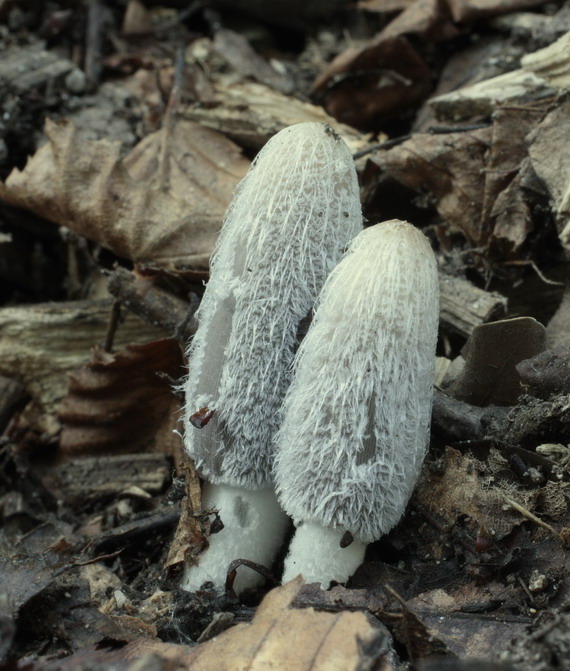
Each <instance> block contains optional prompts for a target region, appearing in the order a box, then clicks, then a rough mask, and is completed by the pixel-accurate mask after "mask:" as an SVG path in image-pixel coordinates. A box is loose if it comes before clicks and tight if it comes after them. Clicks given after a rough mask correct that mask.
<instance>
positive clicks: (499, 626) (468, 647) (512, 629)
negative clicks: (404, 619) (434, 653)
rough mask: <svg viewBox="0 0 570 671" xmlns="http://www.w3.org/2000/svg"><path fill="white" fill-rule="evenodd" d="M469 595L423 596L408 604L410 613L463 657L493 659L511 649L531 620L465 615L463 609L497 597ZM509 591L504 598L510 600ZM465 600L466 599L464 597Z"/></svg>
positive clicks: (484, 592)
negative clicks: (467, 599)
mask: <svg viewBox="0 0 570 671" xmlns="http://www.w3.org/2000/svg"><path fill="white" fill-rule="evenodd" d="M473 591H474V593H473V594H471V595H469V601H465V594H458V597H459V598H456V597H455V595H454V594H452V593H448V592H446V591H445V590H443V589H435V590H432V591H431V592H427V593H422V594H419V595H418V596H416V597H414V598H413V599H412V600H410V601H408V602H407V604H406V605H407V606H408V608H409V609H410V610H412V611H413V612H414V613H416V614H417V616H418V617H419V618H420V619H421V621H422V622H423V623H424V624H425V625H426V626H427V627H429V629H430V630H431V632H432V633H433V635H434V636H436V637H437V638H438V639H439V640H441V641H442V642H443V643H444V644H445V645H446V646H447V648H448V649H449V650H450V651H451V652H453V653H454V654H456V655H457V656H458V657H460V658H475V659H490V658H494V657H495V656H496V655H497V654H499V653H500V652H502V651H503V650H505V649H506V648H507V647H508V644H509V643H510V642H511V640H512V639H513V638H514V636H515V635H519V636H521V635H523V634H524V633H525V631H526V629H527V627H528V625H529V624H530V618H524V617H512V616H510V615H507V614H495V613H484V612H483V613H476V612H473V613H471V612H468V611H467V612H462V607H463V606H465V605H467V606H468V607H469V606H470V605H472V604H473V603H477V601H476V600H477V599H478V600H479V601H478V603H479V604H484V603H486V602H487V603H489V602H490V600H491V598H496V597H495V596H494V595H493V594H492V592H491V590H488V589H485V587H481V588H479V593H477V592H476V591H475V590H473ZM507 593H508V590H507V588H504V589H503V591H502V593H501V594H500V596H502V598H503V599H505V598H506V595H507ZM461 597H463V598H461Z"/></svg>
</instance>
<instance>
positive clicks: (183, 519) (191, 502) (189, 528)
mask: <svg viewBox="0 0 570 671" xmlns="http://www.w3.org/2000/svg"><path fill="white" fill-rule="evenodd" d="M183 460H184V461H183V463H184V464H185V466H186V467H185V470H186V496H185V497H184V498H183V499H182V501H181V503H180V509H181V511H182V512H181V515H180V521H179V522H178V526H177V528H176V532H175V534H174V538H173V539H172V542H171V544H170V549H169V551H168V557H167V558H166V561H165V563H164V566H165V568H166V569H167V570H169V571H172V570H176V569H177V568H181V567H182V566H183V564H184V563H186V562H191V561H192V559H193V558H195V557H197V556H198V555H199V554H200V552H202V550H203V549H204V546H205V544H206V543H207V540H206V538H205V536H204V532H203V531H202V524H201V520H200V517H199V515H198V513H199V512H200V511H201V509H202V495H201V489H200V479H199V478H198V474H197V473H196V471H195V469H194V467H193V466H192V464H191V463H190V461H189V459H188V458H187V457H186V456H184V457H183Z"/></svg>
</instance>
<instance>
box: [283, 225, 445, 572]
mask: <svg viewBox="0 0 570 671" xmlns="http://www.w3.org/2000/svg"><path fill="white" fill-rule="evenodd" d="M438 303H439V291H438V276H437V266H436V261H435V257H434V255H433V252H432V250H431V247H430V244H429V242H428V240H427V239H426V237H425V236H424V235H423V234H422V233H421V232H420V231H419V230H418V229H416V228H414V227H413V226H412V225H411V224H408V223H405V222H401V221H396V220H392V221H389V222H386V223H383V224H378V225H376V226H372V227H371V228H368V229H366V230H364V231H363V232H362V233H360V235H358V236H357V237H356V238H355V239H354V241H353V242H352V244H351V246H350V249H349V251H348V253H347V255H346V257H345V258H344V259H343V260H342V261H341V263H340V264H339V265H338V266H337V267H336V269H335V270H334V271H333V272H332V274H331V275H330V277H329V278H328V280H327V282H326V285H325V287H324V289H323V291H322V293H321V297H320V300H319V306H318V308H317V311H316V314H315V317H314V319H313V323H312V325H311V328H310V329H309V332H308V334H307V336H306V338H305V340H304V341H303V343H302V345H301V347H300V349H299V352H298V356H297V360H296V364H295V376H294V379H293V382H292V384H291V386H290V388H289V390H288V392H287V396H286V400H285V404H284V421H283V424H282V427H281V429H280V431H279V434H278V450H277V456H276V466H275V481H276V489H277V494H278V498H279V500H280V502H281V504H282V505H283V507H284V509H285V510H286V511H287V512H288V513H289V514H290V515H291V516H292V517H293V518H294V520H295V521H296V522H304V523H310V524H313V523H315V524H317V525H321V526H322V527H325V528H330V529H332V530H334V532H335V533H336V534H337V535H338V538H340V536H341V535H342V533H343V532H345V531H348V532H350V533H351V534H352V535H353V536H354V537H355V539H356V540H357V541H359V542H361V543H368V542H371V541H374V540H377V539H378V538H380V537H381V536H382V535H383V534H385V533H386V532H387V531H389V529H390V528H391V527H392V526H393V525H394V524H396V522H398V520H399V519H400V517H401V515H402V513H403V512H404V508H405V506H406V503H407V501H408V499H409V497H410V495H411V493H412V490H413V487H414V485H415V483H416V479H417V477H418V475H419V471H420V467H421V464H422V461H423V458H424V455H425V452H426V447H427V443H428V438H429V427H430V416H431V407H432V396H433V382H434V368H435V346H436V340H437V328H438V318H439V306H438ZM315 549H316V548H315ZM362 554H363V552H362ZM323 561H324V562H326V561H327V559H324V560H323ZM301 563H302V562H301ZM305 577H306V578H307V576H305ZM346 577H348V576H346ZM335 579H336V578H335Z"/></svg>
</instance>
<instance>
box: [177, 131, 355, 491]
mask: <svg viewBox="0 0 570 671" xmlns="http://www.w3.org/2000/svg"><path fill="white" fill-rule="evenodd" d="M361 228H362V215H361V211H360V199H359V190H358V182H357V178H356V171H355V168H354V162H353V160H352V156H351V154H350V150H349V149H348V147H347V146H346V144H345V143H344V141H343V140H342V139H341V138H340V137H339V136H338V135H337V134H336V133H335V132H334V131H333V130H332V128H331V127H330V126H328V125H327V124H322V123H302V124H298V125H295V126H291V127H289V128H286V129H284V130H282V131H281V132H280V133H278V134H277V135H276V136H275V137H273V138H272V139H271V140H270V141H269V142H268V143H267V144H266V145H265V147H264V148H263V149H262V150H261V152H260V153H259V155H258V156H257V158H256V159H255V161H254V162H253V163H252V165H251V168H250V170H249V172H248V173H247V175H246V177H245V178H244V179H243V180H242V182H241V183H240V184H239V186H238V188H237V190H236V193H235V196H234V198H233V200H232V203H231V205H230V207H229V210H228V212H227V215H226V219H225V222H224V226H223V229H222V232H221V234H220V237H219V240H218V244H217V248H216V250H215V254H214V256H213V259H212V263H211V275H210V281H209V282H208V285H207V287H206V292H205V294H204V297H203V299H202V303H201V305H200V308H199V311H198V314H197V317H198V321H199V328H198V331H197V333H196V335H195V336H194V339H193V342H192V344H191V346H190V348H189V351H188V355H189V375H188V378H187V381H186V384H185V394H186V408H185V447H186V450H187V452H188V454H189V455H190V457H191V458H192V459H193V460H194V462H195V464H196V466H197V468H198V471H199V472H200V474H201V475H202V477H204V478H205V479H206V480H208V481H210V482H215V483H220V484H228V485H235V486H242V487H248V488H258V487H265V486H268V485H269V484H271V482H272V474H271V470H272V463H273V438H274V434H275V432H276V431H277V428H278V426H279V422H280V414H279V410H280V407H281V404H282V401H283V397H284V394H285V391H286V389H287V387H288V385H289V383H290V378H291V365H292V361H293V356H294V350H295V347H296V342H297V330H298V328H299V324H300V322H301V320H303V318H305V317H306V316H307V314H308V313H309V311H310V310H311V308H312V306H313V304H314V303H315V301H316V299H317V296H318V294H319V292H320V290H321V288H322V286H323V284H324V281H325V279H326V277H327V275H328V274H329V273H330V271H331V270H332V269H333V268H334V266H335V265H336V264H337V262H338V261H339V260H340V258H341V256H342V250H343V248H345V247H346V245H347V244H348V242H349V241H350V240H351V239H352V238H353V237H354V236H355V235H356V234H357V233H358V231H359V230H361ZM202 408H209V410H214V414H213V415H212V416H211V419H210V421H209V423H208V424H207V425H205V426H203V427H202V428H200V429H198V428H195V426H193V425H192V423H191V422H190V418H191V417H192V415H193V414H194V413H196V412H197V411H198V410H200V409H202Z"/></svg>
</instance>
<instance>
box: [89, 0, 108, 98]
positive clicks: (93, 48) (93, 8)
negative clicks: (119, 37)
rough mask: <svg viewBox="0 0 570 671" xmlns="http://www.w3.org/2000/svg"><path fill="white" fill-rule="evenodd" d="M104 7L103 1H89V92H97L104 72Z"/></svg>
mask: <svg viewBox="0 0 570 671" xmlns="http://www.w3.org/2000/svg"><path fill="white" fill-rule="evenodd" d="M104 11H105V10H104V6H103V3H102V2H101V0H89V13H88V15H87V34H86V37H85V77H86V79H87V88H88V90H89V91H95V90H96V89H97V87H98V86H99V82H100V80H101V72H102V71H103V57H102V55H101V54H102V49H103V24H104Z"/></svg>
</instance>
